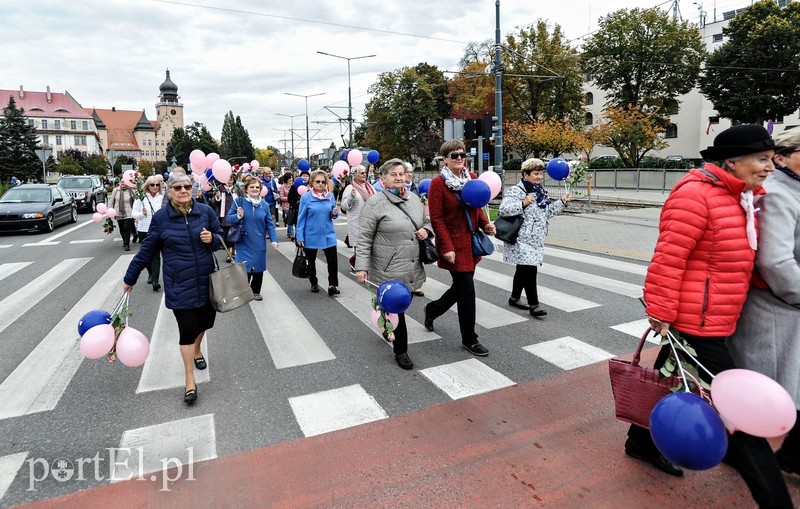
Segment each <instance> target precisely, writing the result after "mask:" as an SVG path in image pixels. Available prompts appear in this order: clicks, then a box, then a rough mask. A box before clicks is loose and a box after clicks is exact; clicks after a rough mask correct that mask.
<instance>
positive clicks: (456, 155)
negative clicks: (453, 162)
mask: <svg viewBox="0 0 800 509" xmlns="http://www.w3.org/2000/svg"><path fill="white" fill-rule="evenodd" d="M448 157H450V159H466V158H467V153H466V152H453V153H451V154H450V155H449V156H448Z"/></svg>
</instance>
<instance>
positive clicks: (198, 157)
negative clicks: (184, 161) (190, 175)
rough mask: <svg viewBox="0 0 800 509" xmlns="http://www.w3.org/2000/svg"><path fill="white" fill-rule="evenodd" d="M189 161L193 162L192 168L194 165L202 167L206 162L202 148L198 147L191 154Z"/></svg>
mask: <svg viewBox="0 0 800 509" xmlns="http://www.w3.org/2000/svg"><path fill="white" fill-rule="evenodd" d="M189 162H190V163H191V164H192V169H194V166H198V167H202V166H203V165H204V164H205V162H206V155H205V154H204V153H203V151H202V150H200V149H199V148H196V149H194V150H192V152H191V153H190V154H189Z"/></svg>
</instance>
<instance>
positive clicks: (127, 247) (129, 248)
mask: <svg viewBox="0 0 800 509" xmlns="http://www.w3.org/2000/svg"><path fill="white" fill-rule="evenodd" d="M122 249H123V250H124V251H130V250H131V246H122Z"/></svg>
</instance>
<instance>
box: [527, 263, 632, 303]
mask: <svg viewBox="0 0 800 509" xmlns="http://www.w3.org/2000/svg"><path fill="white" fill-rule="evenodd" d="M539 274H546V275H548V276H553V277H557V278H559V279H564V280H567V281H572V282H574V283H580V284H582V285H586V286H591V287H593V288H598V289H600V290H605V291H607V292H612V293H616V294H619V295H624V296H626V297H641V296H642V285H640V284H639V285H634V284H631V283H626V282H624V281H618V280H616V279H611V278H608V277H603V276H597V275H595V274H592V273H590V272H586V271H580V270H574V269H568V268H566V267H559V266H557V265H548V264H544V265H542V266H541V267H539Z"/></svg>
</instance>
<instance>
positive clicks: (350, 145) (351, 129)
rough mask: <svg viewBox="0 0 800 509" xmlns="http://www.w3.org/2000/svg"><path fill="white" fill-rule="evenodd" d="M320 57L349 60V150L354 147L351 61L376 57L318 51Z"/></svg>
mask: <svg viewBox="0 0 800 509" xmlns="http://www.w3.org/2000/svg"><path fill="white" fill-rule="evenodd" d="M317 53H319V54H320V55H328V56H329V57H334V58H341V59H342V60H347V125H348V130H349V132H350V138H349V139H350V142H349V143H348V145H347V146H348V148H352V147H353V92H352V90H351V88H350V61H351V60H358V59H359V58H372V57H374V56H375V55H363V56H360V57H343V56H340V55H334V54H332V53H326V52H324V51H317Z"/></svg>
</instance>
